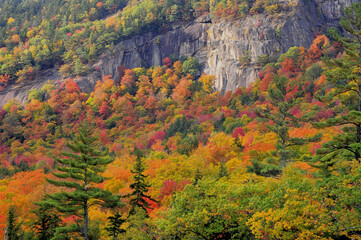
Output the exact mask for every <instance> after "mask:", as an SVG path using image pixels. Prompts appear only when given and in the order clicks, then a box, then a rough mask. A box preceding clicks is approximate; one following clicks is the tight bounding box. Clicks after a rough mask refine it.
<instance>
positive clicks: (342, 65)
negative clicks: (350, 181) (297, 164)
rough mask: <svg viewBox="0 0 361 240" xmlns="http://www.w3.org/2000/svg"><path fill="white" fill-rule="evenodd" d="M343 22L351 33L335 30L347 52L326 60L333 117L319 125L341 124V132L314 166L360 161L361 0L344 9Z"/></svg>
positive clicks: (329, 101) (319, 153) (327, 96)
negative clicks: (345, 35)
mask: <svg viewBox="0 0 361 240" xmlns="http://www.w3.org/2000/svg"><path fill="white" fill-rule="evenodd" d="M340 25H341V26H342V27H343V28H344V29H345V31H346V33H347V36H348V37H341V36H340V35H339V34H338V33H337V32H336V30H332V31H331V33H332V35H333V37H334V38H335V39H336V40H338V41H339V42H340V43H341V44H342V46H343V48H344V50H345V54H344V55H343V57H341V58H335V59H332V60H327V61H326V63H327V65H328V69H327V71H326V80H327V82H328V83H329V85H331V86H332V87H333V90H332V91H330V92H329V93H328V94H327V95H326V96H325V97H324V100H325V102H326V103H328V104H329V108H332V111H333V112H334V117H331V118H328V119H327V120H326V121H325V122H322V123H317V124H315V125H316V126H318V127H320V128H326V127H334V126H342V133H340V134H337V135H336V136H334V137H333V139H332V140H331V141H329V142H327V143H324V144H323V145H322V147H321V148H320V149H318V150H317V151H316V153H317V157H316V158H315V159H314V160H315V162H316V164H315V166H318V167H321V168H323V169H330V168H332V167H333V166H334V165H335V163H337V162H338V161H339V160H353V159H355V160H356V161H357V162H358V163H360V162H361V3H360V2H358V3H354V4H353V5H352V6H351V7H348V8H346V9H345V17H344V18H342V20H341V22H340Z"/></svg>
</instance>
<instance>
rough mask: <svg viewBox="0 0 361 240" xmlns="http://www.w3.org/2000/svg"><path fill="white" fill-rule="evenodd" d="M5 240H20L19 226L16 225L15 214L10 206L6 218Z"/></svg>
mask: <svg viewBox="0 0 361 240" xmlns="http://www.w3.org/2000/svg"><path fill="white" fill-rule="evenodd" d="M5 236H6V240H19V239H22V236H21V234H20V224H18V223H16V214H15V208H14V206H10V208H9V212H8V217H7V226H6V229H5Z"/></svg>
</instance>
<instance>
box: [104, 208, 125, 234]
mask: <svg viewBox="0 0 361 240" xmlns="http://www.w3.org/2000/svg"><path fill="white" fill-rule="evenodd" d="M108 221H109V224H108V226H107V227H106V228H105V230H106V231H107V232H108V236H109V237H112V238H113V240H116V239H118V237H119V235H120V234H122V233H125V232H126V231H125V230H124V229H123V228H122V225H123V223H125V222H126V220H125V219H123V218H122V214H120V213H119V212H116V213H115V214H114V216H110V217H108Z"/></svg>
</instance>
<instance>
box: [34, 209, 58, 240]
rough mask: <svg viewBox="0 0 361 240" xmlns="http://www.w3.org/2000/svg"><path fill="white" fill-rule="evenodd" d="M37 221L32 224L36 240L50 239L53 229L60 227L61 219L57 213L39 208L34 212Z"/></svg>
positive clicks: (53, 232)
mask: <svg viewBox="0 0 361 240" xmlns="http://www.w3.org/2000/svg"><path fill="white" fill-rule="evenodd" d="M34 213H35V214H36V215H37V217H38V219H37V220H36V221H35V223H34V226H33V228H34V230H35V235H36V239H37V240H48V239H51V238H52V237H53V236H54V234H55V229H56V228H57V227H59V226H60V224H61V219H60V217H59V216H58V213H57V212H56V211H54V209H52V208H43V207H40V208H38V209H36V210H35V211H34Z"/></svg>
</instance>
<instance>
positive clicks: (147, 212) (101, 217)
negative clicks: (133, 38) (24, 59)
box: [0, 0, 361, 240]
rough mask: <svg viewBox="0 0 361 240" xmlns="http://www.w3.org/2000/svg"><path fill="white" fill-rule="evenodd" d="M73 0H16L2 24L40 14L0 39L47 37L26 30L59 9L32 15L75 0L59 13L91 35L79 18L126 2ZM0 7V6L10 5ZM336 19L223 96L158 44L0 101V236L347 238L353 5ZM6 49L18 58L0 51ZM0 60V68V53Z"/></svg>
mask: <svg viewBox="0 0 361 240" xmlns="http://www.w3.org/2000/svg"><path fill="white" fill-rule="evenodd" d="M3 1H4V0H0V3H1V2H3ZM14 2H16V1H14ZM114 2H115V1H114ZM241 2H242V1H241ZM244 2H249V4H251V3H253V4H256V3H258V2H259V1H258V0H257V1H255V2H253V1H244ZM260 2H261V1H260ZM263 2H267V1H262V3H263ZM60 3H61V4H63V3H64V4H65V5H64V6H63V5H61V4H60ZM86 3H88V1H81V3H78V1H76V0H73V1H66V2H62V1H37V2H32V1H29V5H28V6H27V7H28V8H29V9H33V11H28V10H26V12H28V15H26V16H27V17H25V19H22V20H21V21H20V20H19V19H17V20H14V22H13V24H14V29H15V30H14V34H15V32H17V31H20V32H22V31H23V30H22V29H26V28H27V27H26V23H27V22H29V23H30V22H31V21H35V22H36V21H37V22H38V23H39V25H38V26H37V27H34V29H33V31H34V32H33V34H34V35H32V36H33V37H32V38H30V39H29V44H28V45H27V43H25V44H24V45H21V44H22V40H21V41H20V40H19V42H17V43H16V44H15V43H10V42H9V41H8V40H7V39H0V44H10V45H8V46H7V47H5V48H6V49H7V50H6V51H15V52H16V51H17V50H16V49H19V48H24V49H22V50H20V49H19V51H25V48H27V47H29V48H31V46H33V45H31V44H30V42H32V41H33V40H34V39H38V40H36V41H39V42H41V43H42V42H44V41H50V40H51V39H42V35H41V32H42V31H46V30H45V29H54V28H52V27H49V28H46V27H45V26H51V24H55V23H56V22H57V21H60V20H59V19H58V17H54V18H52V19H51V20H43V21H42V22H41V23H40V20H39V19H36V18H34V16H35V15H37V14H39V11H40V13H41V14H45V15H44V16H47V15H46V14H47V13H48V12H47V11H48V10H47V9H55V7H54V6H56V7H59V8H60V9H63V10H64V11H65V9H71V8H67V7H66V6H68V4H70V5H71V4H80V5H79V6H81V8H80V9H84V15H82V14H79V13H80V12H82V11H78V13H77V14H75V13H73V12H71V11H69V12H64V14H60V13H62V12H59V16H62V17H64V19H65V20H64V21H72V22H73V23H72V24H73V25H72V24H70V25H68V27H65V28H69V29H68V30H70V29H71V28H72V26H74V27H75V26H78V27H79V28H81V29H83V28H84V30H81V31H80V32H78V33H77V34H80V35H78V36H79V38H78V39H79V40H81V41H84V43H85V42H86V45H87V46H89V45H91V46H94V45H93V42H90V41H88V38H83V37H81V34H83V33H84V34H85V32H88V29H92V28H93V26H95V27H94V29H102V31H105V32H106V31H109V28H102V27H99V28H98V27H96V25H93V26H91V24H103V20H99V19H100V18H101V17H102V16H104V15H103V14H105V13H104V12H106V11H110V12H112V11H114V12H115V11H116V10H117V9H119V8H122V6H123V7H124V5H125V4H126V3H122V4H123V5H122V4H119V5H116V4H115V5H112V3H113V1H110V0H109V1H106V2H105V3H104V4H103V3H102V4H99V3H95V2H89V4H90V3H91V4H90V5H87V4H86ZM145 3H147V4H150V3H152V1H145V2H139V6H141V5H142V4H145ZM197 3H201V2H195V3H194V5H196V6H198V5H197ZM221 3H222V2H221ZM228 3H229V4H231V3H232V1H227V4H228ZM32 4H33V5H32ZM159 4H160V3H159ZM162 4H164V6H166V4H168V1H162ZM265 4H266V3H265ZM0 5H1V4H0ZM15 5H16V4H15ZM15 5H1V6H4V7H2V9H1V11H13V12H17V11H19V13H20V12H21V11H22V10H21V9H17V8H15V9H12V8H11V7H12V6H15ZM100 5H101V6H100ZM38 6H43V7H42V8H41V9H40V10H39V9H38ZM134 6H138V5H134ZM162 6H163V5H162ZM215 6H218V4H217V5H215ZM158 7H159V6H158ZM129 8H130V7H129V5H127V7H126V8H124V9H123V15H119V16H117V17H116V19H114V23H115V25H111V26H112V28H113V27H115V26H118V24H123V23H124V22H123V20H124V19H123V18H124V16H125V15H124V14H126V12H127V11H128V12H131V10H130V9H129ZM37 9H38V10H37ZM92 9H93V10H92ZM49 11H50V10H49ZM88 11H90V12H93V13H94V14H92V15H91V14H88V15H87V14H86V13H87V12H88ZM132 11H133V10H132ZM134 11H135V10H134ZM192 11H193V10H192ZM192 11H190V12H192ZM194 11H195V10H194ZM207 11H208V10H207ZM32 14H33V15H32ZM182 14H186V13H185V12H182ZM2 16H3V15H2ZM24 16H25V15H24ZM39 16H41V15H39ZM142 16H144V15H142ZM166 16H168V15H166ZM182 16H183V15H182ZM97 19H98V20H97ZM122 19H123V20H122ZM166 19H167V18H166ZM61 21H63V19H61ZM105 21H107V20H105ZM0 22H1V21H0ZM20 22H22V24H23V28H19V27H17V26H19V24H20ZM132 22H136V21H132ZM9 24H12V23H9V21H8V22H7V23H6V24H5V25H4V24H2V26H5V27H3V28H1V29H5V31H9V26H8V25H9ZM0 25H1V24H0ZM340 25H341V26H342V28H343V31H344V35H343V36H342V35H341V32H340V31H339V30H337V29H331V30H330V31H329V32H328V34H327V35H319V36H315V39H314V41H313V43H312V45H311V46H310V47H309V48H308V49H305V48H304V47H292V48H290V49H289V50H288V51H287V52H286V53H284V54H282V55H281V56H280V57H279V58H278V59H277V61H275V62H271V63H268V64H266V65H265V66H264V67H263V69H262V71H260V73H259V79H258V80H257V81H256V82H254V83H252V84H250V85H249V86H248V87H241V88H238V89H236V90H235V91H233V92H226V93H225V94H221V93H220V92H217V91H214V88H213V84H214V81H215V77H214V76H208V75H205V74H201V68H200V65H199V64H198V62H197V60H196V59H194V58H191V57H190V58H180V59H172V60H171V59H170V58H168V57H167V58H165V59H164V60H163V65H162V66H156V67H151V68H148V69H145V68H135V69H127V68H125V67H124V66H119V67H118V72H119V76H120V77H119V78H118V79H111V77H110V76H106V77H104V78H103V79H99V81H98V82H97V84H96V86H95V89H94V91H92V92H91V93H89V94H87V93H84V92H82V91H81V89H80V87H79V86H78V85H77V83H76V81H74V80H73V79H71V78H69V79H67V80H66V81H64V82H63V83H62V84H61V85H60V86H56V85H53V84H50V83H49V84H45V85H44V86H43V88H42V89H39V90H37V89H34V90H32V91H31V92H30V93H29V100H28V102H27V103H26V104H24V105H21V104H20V103H19V102H17V101H16V100H12V101H9V102H8V103H7V104H6V105H5V106H4V107H3V108H2V109H1V110H0V139H1V141H0V162H1V168H0V179H1V180H0V236H1V237H4V238H5V239H8V240H10V239H11V240H13V239H41V240H43V239H142V240H143V239H144V240H146V239H305V240H306V239H339V240H341V239H361V202H360V201H361V165H360V161H361V3H355V4H353V5H352V6H351V7H349V8H346V9H345V17H344V18H343V19H342V20H341V22H340ZM86 26H88V27H89V28H88V27H86ZM119 26H120V25H119ZM149 26H150V25H149ZM58 27H59V29H60V28H61V24H60V25H59V26H58ZM76 28H77V27H75V28H74V29H76ZM74 29H73V30H74ZM120 29H123V30H125V28H124V26H123V27H121V28H120ZM1 31H2V30H1ZM51 31H52V30H51ZM82 31H84V32H82ZM94 31H96V30H94ZM20 32H17V33H20ZM64 32H67V31H65V30H64ZM111 32H113V31H111ZM90 34H93V33H90ZM66 35H67V34H66ZM74 35H76V34H74ZM74 35H72V36H74ZM101 35H104V36H105V35H106V34H105V33H104V34H103V33H102V34H101ZM0 36H10V35H8V34H0ZM50 36H51V35H50ZM57 36H60V35H57ZM67 36H68V35H67ZM72 36H69V39H68V40H67V41H69V42H70V41H71V39H73V38H72ZM19 38H20V39H24V38H25V35H21V34H20V35H19ZM54 39H56V37H55V36H54ZM90 43H91V44H90ZM17 44H20V45H21V47H19V46H20V45H17ZM11 46H12V47H11ZM44 46H47V45H46V44H44V43H42V49H43V50H44V49H45V48H44ZM49 46H50V45H49ZM67 46H68V47H71V46H73V47H74V46H78V45H76V44H75V43H74V44H69V45H67ZM80 46H85V45H79V49H82V48H81V47H80ZM49 49H50V48H49ZM52 49H53V50H54V48H52ZM53 50H52V51H53ZM62 51H63V52H62V54H64V53H66V54H67V53H70V54H71V55H72V56H78V55H77V54H76V53H74V52H72V51H68V49H67V50H66V51H65V50H62ZM74 51H75V49H74ZM36 52H37V53H40V52H41V51H38V50H36ZM60 52H61V51H60ZM73 54H74V55H73ZM10 55H11V59H13V60H14V59H17V58H13V57H14V56H15V55H12V54H11V53H7V54H5V55H0V56H10ZM30 55H31V53H30ZM30 55H29V56H30ZM60 55H61V54H60ZM60 55H59V56H60ZM19 56H26V54H20V55H19ZM51 56H52V57H54V56H56V55H55V54H51ZM39 59H42V60H44V61H45V62H47V61H48V60H47V58H45V57H44V58H43V57H42V56H41V57H40V56H39ZM74 59H75V61H77V59H79V58H77V57H76V58H74ZM13 60H11V61H13ZM0 61H2V64H3V65H1V66H2V67H1V71H4V69H5V68H4V66H5V65H6V64H10V63H11V61H8V60H6V61H5V60H1V58H0ZM14 61H20V60H19V59H17V60H14ZM65 62H66V61H64V63H65ZM33 63H35V64H36V62H33ZM4 64H5V65H4ZM65 64H66V63H65ZM17 66H20V65H17ZM34 66H35V65H34ZM63 66H64V65H63ZM2 73H4V72H2ZM5 74H8V75H6V76H10V78H11V76H13V75H12V74H14V73H10V72H9V73H6V72H5ZM15 75H16V74H15ZM3 76H5V75H3Z"/></svg>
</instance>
